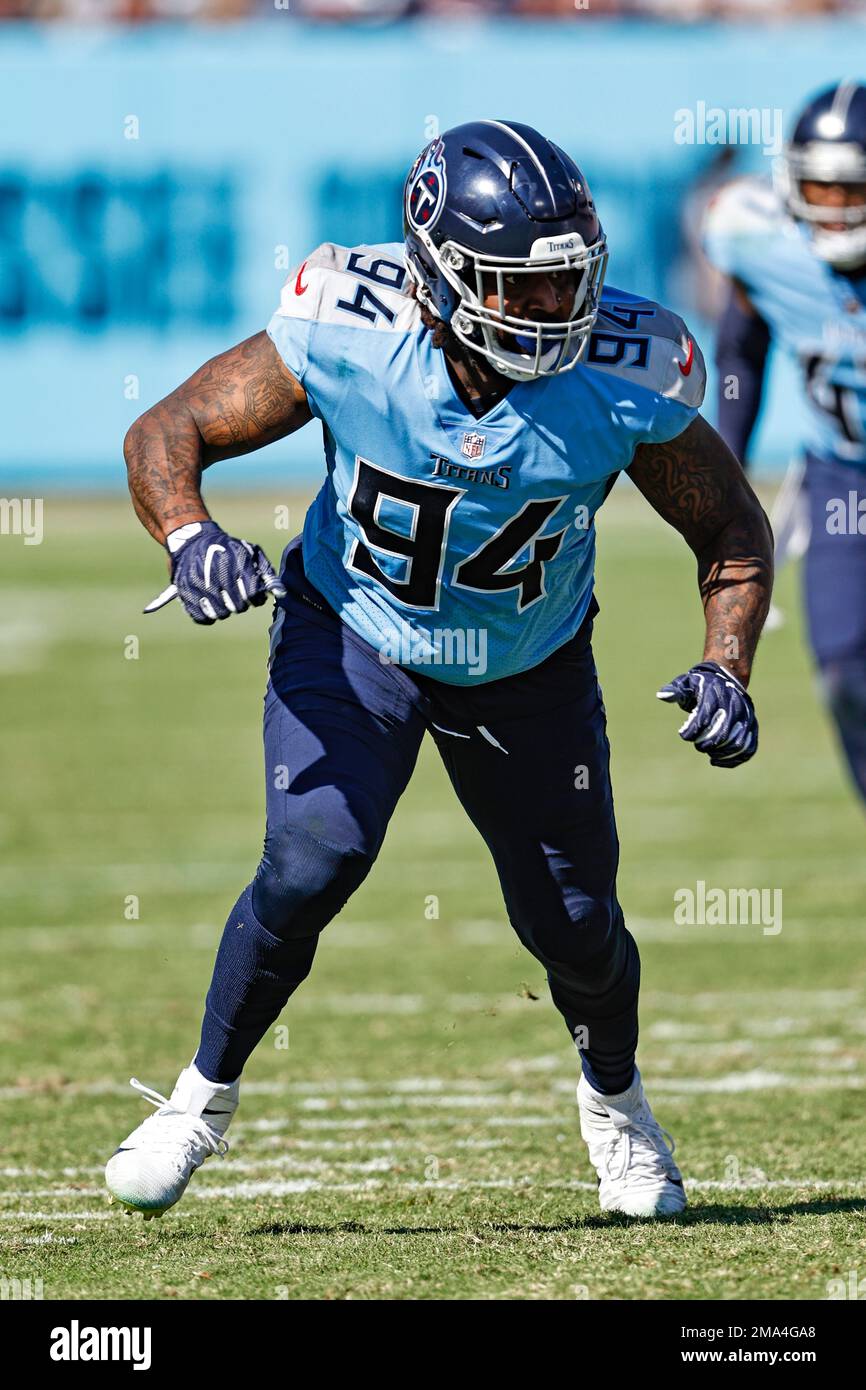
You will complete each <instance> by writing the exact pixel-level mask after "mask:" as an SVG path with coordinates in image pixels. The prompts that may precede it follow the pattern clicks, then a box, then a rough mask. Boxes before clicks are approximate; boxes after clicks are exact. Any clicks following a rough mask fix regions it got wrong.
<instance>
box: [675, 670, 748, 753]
mask: <svg viewBox="0 0 866 1390" xmlns="http://www.w3.org/2000/svg"><path fill="white" fill-rule="evenodd" d="M656 694H657V698H658V699H659V700H666V701H668V703H670V704H677V705H679V707H680V709H684V710H687V711H688V716H689V717H688V719H687V720H686V721H685V723H684V724H683V725H682V726H681V728H680V729H679V730H678V733H679V735H680V738H683V739H685V740H686V742H687V743H693V744H694V745H695V747H696V748H697V749H698V751H699V752H701V753H706V754H707V755H708V756H709V759H710V762H711V764H712V766H713V767H739V765H740V763H745V762H748V760H749V758H751V757H752V756H753V755H754V754H755V753H756V752H757V748H758V718H757V715H756V714H755V706H754V705H753V704H752V700H751V697H750V695H749V693H748V691H747V690H746V688H745V686H744V685H741V684H740V682H739V681H738V680H737V678H736V676H733V675H731V672H730V671H726V670H725V668H724V666H720V665H719V664H718V662H716V661H701V662H700V663H699V664H698V665H697V666H693V667H692V668H691V670H690V671H686V673H685V675H682V676H675V677H674V679H673V680H672V681H670V682H669V683H668V684H667V685H665V686H662V688H661V690H659V691H657V692H656Z"/></svg>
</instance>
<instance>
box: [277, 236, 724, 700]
mask: <svg viewBox="0 0 866 1390" xmlns="http://www.w3.org/2000/svg"><path fill="white" fill-rule="evenodd" d="M268 333H269V334H270V337H271V338H272V340H273V342H274V344H275V345H276V347H277V349H278V351H279V353H280V355H281V356H282V358H283V360H284V361H285V363H286V365H287V366H288V368H289V370H290V371H291V372H292V373H293V375H294V376H295V377H296V378H297V380H298V381H300V382H301V383H302V385H303V386H304V389H305V390H306V393H307V398H308V401H309V404H310V408H311V409H312V411H313V413H314V415H316V416H318V418H319V419H320V420H321V422H322V432H323V437H324V451H325V459H326V462H327V478H326V480H325V482H324V483H323V486H322V488H321V491H320V492H319V494H318V496H317V498H316V500H315V501H314V502H313V504H312V506H311V507H310V510H309V512H308V513H307V518H306V522H305V525H304V535H303V550H304V567H305V569H306V572H307V575H308V577H309V579H310V581H311V583H312V584H314V585H315V586H316V588H317V589H318V590H319V591H320V593H322V594H323V595H324V597H325V598H326V599H327V600H328V602H329V603H330V604H331V606H332V607H333V608H334V609H335V610H336V611H337V612H338V613H340V615H341V616H342V618H343V620H344V621H345V622H346V623H347V624H348V626H349V627H350V628H352V629H353V630H354V631H355V632H357V633H359V634H360V635H361V637H363V638H364V639H365V640H366V641H367V642H369V643H370V644H371V645H372V646H374V647H376V648H377V649H378V650H379V652H380V654H381V655H382V656H383V659H387V658H392V659H395V660H399V661H401V662H402V663H403V664H412V665H413V666H414V665H416V664H417V665H419V666H423V668H424V669H425V670H426V672H427V674H429V675H431V676H434V677H435V678H436V679H438V680H442V681H445V682H447V683H450V684H454V685H469V684H476V683H478V682H479V681H481V680H483V681H490V680H496V679H499V678H500V677H503V676H508V675H512V674H514V673H516V672H518V671H523V670H527V669H529V668H530V667H532V666H536V665H538V663H539V662H541V661H543V660H544V659H545V657H547V656H549V655H550V653H551V652H553V651H555V650H556V648H557V647H559V646H561V645H562V644H563V643H564V642H567V641H568V640H569V638H571V637H572V636H573V635H574V634H575V632H576V631H577V629H578V628H579V626H580V624H581V622H582V621H583V618H584V616H585V615H586V612H587V609H588V607H589V604H590V600H591V598H592V586H593V570H594V555H595V529H594V522H593V519H594V516H595V513H596V511H597V509H598V507H599V506H600V505H601V503H602V502H603V501H604V498H605V496H606V495H607V493H608V491H609V490H610V487H611V485H612V483H613V481H614V479H615V477H616V475H617V473H618V472H620V470H622V469H624V468H627V467H628V465H629V464H630V463H631V461H632V458H633V455H634V450H635V447H636V446H637V445H638V444H641V443H645V442H650V441H657V442H661V441H664V440H667V439H672V438H674V437H675V436H676V435H678V434H680V433H681V432H682V430H684V429H685V428H686V426H687V425H688V424H689V422H690V420H691V419H692V418H693V417H694V415H695V413H696V411H697V409H698V407H699V405H700V403H701V400H702V399H703V392H704V383H705V375H704V365H703V360H702V358H701V354H700V351H699V350H698V348H697V346H696V345H695V343H694V340H693V339H692V338H691V337H690V336H689V333H688V331H687V329H686V327H685V325H684V324H683V322H682V321H681V320H680V319H679V318H677V317H676V315H675V314H672V313H670V312H669V311H668V310H666V309H663V308H662V307H661V306H660V305H658V304H654V303H651V302H650V301H648V300H644V299H639V298H637V297H635V296H634V295H630V294H625V293H622V292H621V291H619V290H614V289H605V291H604V298H603V302H602V308H601V312H600V314H599V317H598V321H597V324H596V331H595V333H594V334H593V337H592V341H591V343H590V346H589V350H588V353H587V358H586V361H584V362H582V363H579V364H578V365H577V366H576V367H575V368H574V369H573V370H572V371H570V372H565V373H562V374H561V375H559V376H553V377H549V378H546V379H539V380H536V381H527V382H519V383H517V384H515V385H514V386H513V387H512V389H511V390H510V391H509V393H508V395H507V396H506V397H505V398H504V399H503V400H501V401H500V402H499V403H498V404H497V405H495V406H494V407H493V409H492V410H490V411H488V412H487V414H486V415H484V416H483V417H482V418H481V419H476V418H475V417H474V416H473V415H472V414H471V412H470V411H468V410H467V409H466V407H465V406H464V405H463V403H462V402H461V400H460V398H459V396H458V395H457V393H456V392H455V389H454V386H453V385H452V382H451V378H450V376H449V374H448V370H447V367H446V364H445V360H444V357H443V353H442V351H441V350H440V349H438V348H434V347H433V345H432V334H431V332H430V331H429V330H428V329H426V328H425V327H424V325H423V323H422V322H421V317H420V313H419V308H418V304H417V302H416V301H415V299H414V297H413V296H412V294H411V290H410V281H409V277H408V274H407V271H406V268H405V264H404V261H403V255H402V246H401V245H400V244H399V243H393V244H391V243H389V244H386V245H382V246H357V247H354V248H351V249H350V248H347V247H344V246H335V245H332V244H330V243H326V244H325V245H323V246H320V247H319V248H318V250H316V251H315V252H314V253H313V254H312V255H311V256H309V257H308V258H307V260H306V261H304V263H303V264H302V265H301V266H300V267H299V268H298V269H297V270H294V271H293V272H292V274H291V275H290V276H289V278H288V280H287V281H286V284H285V286H284V288H283V293H282V298H281V302H280V307H279V309H278V310H277V312H276V313H275V314H274V316H273V318H272V319H271V322H270V324H269V325H268ZM407 634H408V637H409V642H408V644H407ZM455 634H457V635H458V636H460V637H462V638H463V639H464V640H463V641H455V640H454V638H455ZM482 635H483V650H484V660H483V661H479V660H478V652H479V650H480V646H481V643H480V642H479V640H478V639H479V638H480V637H481V636H482ZM473 637H474V639H475V640H474V641H473V640H472V638H473ZM407 653H411V654H410V656H409V660H408V661H407ZM470 653H471V654H472V656H471V659H470Z"/></svg>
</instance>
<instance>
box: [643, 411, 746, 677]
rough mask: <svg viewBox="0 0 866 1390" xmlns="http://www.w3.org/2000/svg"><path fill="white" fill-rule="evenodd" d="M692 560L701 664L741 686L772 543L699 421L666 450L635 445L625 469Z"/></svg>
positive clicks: (731, 460) (731, 466) (722, 449)
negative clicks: (710, 664) (723, 671)
mask: <svg viewBox="0 0 866 1390" xmlns="http://www.w3.org/2000/svg"><path fill="white" fill-rule="evenodd" d="M628 473H629V476H630V477H631V479H632V481H633V482H634V483H635V484H636V485H637V487H638V488H639V489H640V491H641V492H642V493H643V495H644V497H646V499H647V501H648V502H650V503H651V504H652V506H653V507H654V508H655V509H656V511H657V512H658V513H659V515H660V516H662V517H664V519H665V521H667V522H669V523H670V525H671V526H673V527H675V528H676V530H677V531H679V532H680V534H681V535H682V536H683V537H684V538H685V539H686V541H687V542H688V544H689V545H690V546H691V548H692V550H693V551H694V553H695V556H696V557H697V561H698V584H699V587H700V592H701V598H702V600H703V605H704V615H705V618H706V626H707V631H706V641H705V644H704V657H703V659H704V660H705V661H716V662H718V663H719V665H721V666H725V667H727V669H728V670H729V671H732V672H733V673H734V675H735V676H737V677H738V678H739V679H740V681H741V682H742V683H743V685H744V686H745V685H748V683H749V676H750V674H751V669H752V661H753V659H754V655H755V647H756V646H757V644H758V637H759V636H760V633H761V628H762V627H763V626H764V620H765V619H766V616H767V609H768V608H769V606H770V594H771V591H772V585H773V537H772V532H771V531H770V523H769V522H768V520H767V518H766V516H765V514H764V511H763V508H762V507H761V504H760V503H759V501H758V499H757V497H756V496H755V494H754V492H753V491H752V489H751V487H750V486H749V483H748V481H747V480H746V477H745V474H744V473H743V470H742V468H741V467H740V465H739V463H738V462H737V460H736V458H735V457H734V455H733V454H732V453H731V451H730V449H729V448H728V446H727V445H726V444H725V443H724V441H723V440H722V439H721V438H720V436H719V435H718V434H717V433H716V431H715V430H714V429H713V428H712V427H711V426H710V425H708V424H707V422H706V420H704V419H702V418H701V416H700V415H699V416H697V417H696V419H694V420H693V421H692V423H691V424H690V425H689V427H688V429H686V430H684V431H683V433H682V434H681V435H678V436H677V438H676V439H672V440H670V441H669V442H668V443H667V444H641V445H639V446H638V448H637V449H636V450H635V455H634V460H633V462H632V465H631V467H630V468H629V470H628Z"/></svg>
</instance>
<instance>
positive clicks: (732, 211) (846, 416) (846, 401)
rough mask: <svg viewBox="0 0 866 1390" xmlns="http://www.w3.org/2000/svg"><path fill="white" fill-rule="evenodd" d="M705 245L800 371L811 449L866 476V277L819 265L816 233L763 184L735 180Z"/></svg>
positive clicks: (711, 213)
mask: <svg viewBox="0 0 866 1390" xmlns="http://www.w3.org/2000/svg"><path fill="white" fill-rule="evenodd" d="M704 242H705V246H706V251H707V255H708V256H709V258H710V260H711V261H712V262H713V264H714V265H716V266H717V267H718V268H719V270H722V271H724V273H725V274H726V275H730V276H732V277H733V278H734V279H736V280H738V281H739V282H740V283H741V284H742V285H743V287H744V288H745V290H746V292H747V294H748V296H749V299H750V300H751V302H752V303H753V304H754V306H755V308H756V309H757V311H758V313H759V314H760V315H761V318H762V319H764V321H765V322H766V324H767V326H768V327H769V329H770V332H771V333H772V335H773V339H774V341H775V342H776V343H778V344H779V346H780V347H781V348H783V349H784V350H785V351H786V352H787V353H789V354H790V355H791V356H792V357H794V358H795V360H796V361H797V362H798V363H799V366H800V369H801V372H802V376H803V385H804V388H805V391H806V396H807V399H808V404H809V433H808V437H807V439H806V441H805V442H806V445H807V447H808V448H810V449H811V450H812V451H813V452H814V453H816V454H819V455H821V456H822V457H825V458H836V459H839V460H841V461H843V462H846V463H852V464H857V465H860V466H861V467H866V275H859V276H857V277H851V276H849V275H843V274H842V273H841V272H840V271H835V270H833V269H832V268H831V267H830V266H829V265H827V264H826V263H825V262H824V261H821V260H819V259H818V257H817V256H815V255H814V254H813V252H812V251H811V250H810V247H809V239H808V232H807V231H806V230H804V229H803V228H802V227H801V226H800V224H799V223H797V222H795V221H794V219H793V218H791V217H789V216H788V214H787V212H786V210H785V207H784V205H783V203H782V202H781V200H780V198H779V197H778V195H777V194H776V193H775V191H774V190H773V188H772V187H771V186H770V185H769V184H768V183H766V182H764V181H763V180H762V179H757V178H746V179H736V180H735V181H734V182H733V183H731V184H728V186H727V187H726V188H724V189H723V190H722V191H721V192H720V193H718V194H717V195H716V197H715V198H714V199H713V201H712V203H711V204H710V206H709V209H708V211H707V216H706V222H705V227H704Z"/></svg>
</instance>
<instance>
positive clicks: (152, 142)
mask: <svg viewBox="0 0 866 1390" xmlns="http://www.w3.org/2000/svg"><path fill="white" fill-rule="evenodd" d="M283 20H284V21H285V22H282V21H283ZM784 32H785V62H784V64H779V63H777V61H776V58H777V52H778V49H777V45H778V30H777V28H776V27H775V26H773V25H768V26H766V27H760V26H739V25H729V24H728V25H722V26H689V27H683V28H679V27H672V26H668V25H650V24H636V23H633V22H632V23H624V22H617V21H610V22H607V21H589V20H587V19H586V17H585V16H584V17H581V16H580V15H578V16H576V18H575V20H574V21H573V22H566V23H560V22H549V21H548V22H532V23H529V22H525V21H523V22H520V21H516V22H510V21H503V20H496V21H494V22H474V21H462V22H455V23H452V24H445V23H442V22H438V23H433V22H429V21H428V22H425V21H417V22H412V23H401V24H395V25H390V26H389V25H385V26H376V25H373V26H361V27H354V26H346V25H341V26H340V27H335V26H330V25H310V24H303V23H300V22H297V21H294V20H293V19H292V18H291V17H290V14H288V13H286V12H283V13H282V14H281V15H280V16H278V17H276V18H274V19H272V20H271V21H270V22H260V23H254V24H245V25H241V26H228V27H214V28H195V29H191V28H180V27H162V26H160V27H155V28H149V29H136V30H131V29H125V28H113V29H94V28H75V29H72V28H69V27H66V26H47V27H46V26H43V27H37V26H23V25H22V26H19V25H10V24H6V25H3V26H2V30H0V382H2V391H0V399H2V400H3V416H4V421H3V439H2V444H0V453H2V456H3V462H2V488H3V490H4V491H6V492H8V491H9V490H10V489H12V488H16V487H19V488H27V489H29V490H34V489H35V488H37V487H38V488H39V489H40V490H46V489H48V488H50V487H52V486H60V487H64V488H68V487H86V486H122V485H123V482H124V474H123V466H122V460H121V456H120V445H121V441H122V437H123V434H124V432H125V430H126V428H127V426H128V424H129V423H130V422H131V420H132V419H134V418H135V416H136V415H137V414H139V413H140V411H141V410H142V409H144V408H145V407H146V406H147V405H148V404H150V403H152V402H153V401H154V400H156V399H158V398H159V397H160V396H161V395H163V394H165V392H166V391H168V390H170V389H171V388H172V387H173V386H174V385H175V384H177V382H178V381H179V380H181V379H182V378H183V377H185V376H186V375H188V373H189V372H190V371H192V370H193V369H194V368H195V367H196V366H197V365H198V364H199V363H200V362H201V361H203V360H204V359H206V358H207V357H209V356H211V355H212V354H214V353H216V352H219V351H220V350H222V349H223V348H224V347H226V346H228V345H229V344H231V343H233V342H235V341H237V340H239V339H241V338H243V337H245V336H247V335H248V334H250V333H254V332H256V331H257V330H258V329H260V328H262V327H263V326H264V325H265V324H266V322H267V320H268V318H269V316H270V313H271V311H272V309H273V307H274V305H275V304H276V301H277V297H278V293H279V287H280V284H281V282H282V280H283V279H284V278H285V268H284V267H285V264H286V262H288V264H290V265H291V264H292V263H295V262H297V261H299V260H301V259H302V258H303V256H304V255H305V253H306V252H307V251H309V250H310V249H311V247H313V246H314V245H316V244H317V243H318V242H319V241H321V240H324V239H330V240H335V241H346V240H348V241H367V242H371V241H377V240H382V239H389V238H396V237H398V236H399V231H400V229H399V191H400V186H401V182H402V177H403V174H404V172H405V169H406V167H407V166H408V164H409V163H410V161H411V159H412V157H413V156H414V155H415V153H417V151H418V149H419V148H420V147H421V145H422V144H423V143H424V142H425V141H426V140H427V139H428V138H430V137H431V135H433V134H435V133H436V129H437V123H438V127H439V128H441V129H445V128H446V127H447V126H449V125H453V124H456V123H457V122H459V121H463V120H467V119H470V118H472V117H475V116H477V115H478V114H480V113H489V114H494V115H497V116H503V117H505V118H507V119H513V120H523V121H528V122H529V123H531V124H533V125H536V126H538V127H540V128H541V129H542V130H544V131H545V132H547V133H549V134H550V135H551V136H552V137H553V138H554V139H556V140H557V142H558V143H560V144H562V145H563V146H565V147H566V148H567V149H568V150H569V151H570V152H572V153H573V154H574V155H575V156H576V158H577V159H578V161H579V162H580V163H581V164H582V165H583V167H584V170H585V172H586V174H587V177H588V178H589V181H590V184H591V186H592V187H593V191H594V193H595V197H596V200H597V202H598V204H599V207H600V211H601V215H602V220H603V222H604V225H605V229H606V231H607V234H608V239H609V242H610V245H611V248H612V256H611V265H610V270H609V280H610V281H611V282H612V283H613V284H616V285H620V286H622V287H624V288H628V289H632V290H636V291H638V292H641V293H646V294H648V295H651V296H657V297H662V298H666V299H667V300H668V301H669V302H670V303H671V304H672V305H673V306H674V307H676V308H677V309H679V310H680V311H681V312H683V313H685V314H686V316H687V317H688V318H689V320H690V322H691V323H692V325H693V327H695V329H696V331H697V332H698V334H699V337H700V338H701V341H702V342H703V345H704V348H705V352H706V354H707V356H708V357H710V356H711V348H712V342H711V338H712V333H711V329H710V327H709V322H708V317H707V316H708V314H710V313H711V311H712V286H711V284H710V283H709V282H708V281H707V279H706V276H705V274H704V272H703V270H702V269H701V267H700V265H699V263H697V262H696V261H695V259H694V254H693V251H694V248H693V246H692V245H691V244H690V243H692V242H693V241H694V233H695V224H696V221H697V208H698V207H699V205H700V203H701V201H702V200H703V198H704V197H705V195H706V194H707V193H708V191H709V190H710V189H711V188H712V186H713V184H714V182H715V181H717V180H718V179H719V178H720V177H723V176H724V177H727V176H730V174H731V173H735V172H738V171H746V170H749V171H761V170H763V171H766V172H769V167H770V162H771V159H772V158H773V156H774V154H775V153H776V152H777V147H778V139H777V136H778V133H779V127H780V124H781V127H783V128H784V129H785V130H787V128H788V127H789V125H790V122H791V118H792V116H793V114H794V112H795V111H796V109H797V107H798V106H799V105H800V104H801V103H802V101H803V99H804V97H805V96H806V95H808V94H809V93H810V92H811V91H813V90H815V89H816V88H818V87H819V86H820V85H822V84H824V83H827V82H829V81H831V80H832V79H834V78H838V77H839V76H841V75H842V73H841V69H840V63H842V62H843V60H844V59H845V58H846V56H847V55H849V54H851V53H852V52H856V51H862V48H863V39H864V33H866V30H864V26H863V25H862V24H861V23H858V22H856V21H847V20H846V21H825V20H820V21H809V22H803V23H799V24H795V25H792V24H788V25H786V26H785V31H784ZM737 109H750V110H755V111H757V112H759V113H760V114H761V119H762V121H763V122H764V125H763V128H762V129H759V127H758V126H757V125H753V127H752V128H751V130H750V131H748V132H746V131H745V129H744V128H740V129H736V128H735V126H734V124H733V123H732V124H731V126H730V129H731V130H733V132H734V135H735V137H736V139H735V141H734V143H733V144H732V145H731V146H730V147H728V149H727V150H726V149H725V147H724V146H721V145H719V144H718V143H714V142H713V141H714V135H713V122H712V113H713V111H715V110H721V111H723V112H725V113H730V112H731V111H735V110H737ZM683 112H686V113H692V115H693V117H694V121H693V126H694V129H693V130H692V131H691V134H690V133H689V129H688V125H689V122H688V120H687V119H686V120H685V121H684V117H683V114H682V113H683ZM746 134H748V136H749V139H748V142H747V143H742V142H741V141H742V140H744V139H745V136H746ZM756 135H757V136H758V139H757V141H756V140H755V138H754V137H755V136H756ZM684 136H685V138H684ZM795 395H796V393H795V391H794V389H793V376H792V373H791V371H790V369H789V368H787V367H786V366H784V365H783V367H782V369H781V370H778V371H776V372H775V374H774V382H773V391H772V397H771V401H770V403H769V405H768V408H767V410H766V411H765V413H764V420H763V422H762V428H761V434H760V437H759V441H758V447H757V450H756V454H757V457H758V458H759V459H760V461H761V463H762V465H764V466H765V467H766V468H771V469H772V468H778V467H779V466H781V465H782V464H783V463H784V462H785V460H786V458H787V457H788V455H789V454H790V452H791V451H792V450H793V449H794V448H795V446H796V438H797V415H798V411H797V409H796V408H795V404H794V403H795ZM709 413H710V414H712V411H710V412H709ZM320 468H321V462H320V447H319V440H318V436H317V435H316V434H315V433H313V432H312V431H304V432H303V433H302V434H301V435H300V436H299V437H298V438H297V439H296V440H292V441H286V442H285V443H282V444H279V445H276V446H274V447H273V448H272V449H270V450H268V451H267V453H266V455H265V456H261V457H258V458H254V459H246V460H241V461H239V462H237V463H232V464H227V465H223V466H222V468H221V470H220V472H221V477H222V479H223V480H225V481H231V482H233V483H236V484H238V485H245V484H249V483H251V482H255V483H262V484H268V485H271V486H273V485H277V484H279V483H280V482H283V481H285V480H286V479H287V478H289V477H298V478H301V477H303V478H309V477H310V476H311V475H313V474H315V473H317V472H318V471H319V470H320Z"/></svg>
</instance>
